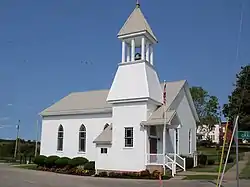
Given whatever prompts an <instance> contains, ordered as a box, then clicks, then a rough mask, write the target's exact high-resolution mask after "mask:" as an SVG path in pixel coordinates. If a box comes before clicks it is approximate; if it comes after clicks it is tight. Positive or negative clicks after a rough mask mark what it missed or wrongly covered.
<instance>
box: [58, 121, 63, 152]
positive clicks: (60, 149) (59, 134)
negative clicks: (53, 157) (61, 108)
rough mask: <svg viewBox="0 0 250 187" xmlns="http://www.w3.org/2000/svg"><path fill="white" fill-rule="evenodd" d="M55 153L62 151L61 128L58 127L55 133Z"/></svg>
mask: <svg viewBox="0 0 250 187" xmlns="http://www.w3.org/2000/svg"><path fill="white" fill-rule="evenodd" d="M57 151H63V126H62V125H60V126H59V128H58V133H57Z"/></svg>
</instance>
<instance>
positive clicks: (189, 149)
mask: <svg viewBox="0 0 250 187" xmlns="http://www.w3.org/2000/svg"><path fill="white" fill-rule="evenodd" d="M188 152H189V154H191V153H192V130H191V129H189V131H188Z"/></svg>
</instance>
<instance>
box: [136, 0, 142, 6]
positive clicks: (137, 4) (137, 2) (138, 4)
mask: <svg viewBox="0 0 250 187" xmlns="http://www.w3.org/2000/svg"><path fill="white" fill-rule="evenodd" d="M140 6H141V5H140V2H139V0H137V1H136V8H140Z"/></svg>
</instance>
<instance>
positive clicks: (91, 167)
mask: <svg viewBox="0 0 250 187" xmlns="http://www.w3.org/2000/svg"><path fill="white" fill-rule="evenodd" d="M84 169H85V170H90V171H93V170H95V162H94V161H90V162H87V163H86V164H85V165H84Z"/></svg>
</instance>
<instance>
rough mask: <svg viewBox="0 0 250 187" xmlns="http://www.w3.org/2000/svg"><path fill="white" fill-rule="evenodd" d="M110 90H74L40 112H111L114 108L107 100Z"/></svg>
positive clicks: (44, 113)
mask: <svg viewBox="0 0 250 187" xmlns="http://www.w3.org/2000/svg"><path fill="white" fill-rule="evenodd" d="M108 92H109V90H95V91H87V92H74V93H71V94H69V95H68V96H66V97H64V98H63V99H61V100H60V101H58V102H56V103H55V104H53V105H52V106H50V107H48V108H47V109H45V110H43V111H42V112H41V113H40V114H41V115H42V116H47V115H63V114H83V113H100V112H105V111H106V112H109V111H110V112H111V110H112V108H111V105H110V104H109V103H107V102H106V99H107V96H108Z"/></svg>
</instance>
